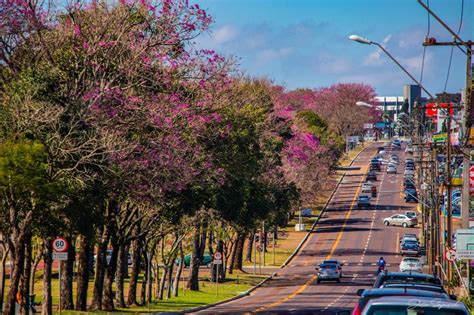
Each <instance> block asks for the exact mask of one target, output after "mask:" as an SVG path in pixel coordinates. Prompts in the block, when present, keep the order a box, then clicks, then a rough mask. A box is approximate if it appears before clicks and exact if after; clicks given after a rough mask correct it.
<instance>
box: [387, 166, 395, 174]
mask: <svg viewBox="0 0 474 315" xmlns="http://www.w3.org/2000/svg"><path fill="white" fill-rule="evenodd" d="M387 174H397V168H396V167H395V165H389V166H387Z"/></svg>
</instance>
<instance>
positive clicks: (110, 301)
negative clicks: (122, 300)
mask: <svg viewBox="0 0 474 315" xmlns="http://www.w3.org/2000/svg"><path fill="white" fill-rule="evenodd" d="M111 243H112V253H111V255H110V262H109V264H108V265H107V268H106V269H105V280H104V296H103V299H102V307H103V309H104V310H105V311H114V310H115V305H114V293H113V289H112V285H113V283H114V279H115V272H116V271H117V259H118V251H119V244H118V243H117V239H116V236H115V235H114V236H113V237H112V238H111Z"/></svg>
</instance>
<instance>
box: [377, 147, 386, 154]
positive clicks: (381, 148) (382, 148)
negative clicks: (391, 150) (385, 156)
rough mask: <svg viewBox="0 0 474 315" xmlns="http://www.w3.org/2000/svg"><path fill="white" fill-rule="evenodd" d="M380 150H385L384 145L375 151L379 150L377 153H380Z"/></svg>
mask: <svg viewBox="0 0 474 315" xmlns="http://www.w3.org/2000/svg"><path fill="white" fill-rule="evenodd" d="M380 151H385V147H378V148H377V152H379V154H380Z"/></svg>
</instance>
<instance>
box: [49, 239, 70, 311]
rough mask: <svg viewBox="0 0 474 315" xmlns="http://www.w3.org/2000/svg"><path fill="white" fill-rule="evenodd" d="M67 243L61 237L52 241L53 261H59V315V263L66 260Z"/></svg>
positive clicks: (59, 276)
mask: <svg viewBox="0 0 474 315" xmlns="http://www.w3.org/2000/svg"><path fill="white" fill-rule="evenodd" d="M68 248H69V243H68V241H67V240H66V239H65V238H63V237H57V238H56V239H55V240H54V241H53V260H59V261H60V262H59V271H58V280H59V308H58V310H59V314H61V261H62V260H67V259H68V252H67V250H68Z"/></svg>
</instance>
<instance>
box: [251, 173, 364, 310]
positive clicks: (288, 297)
mask: <svg viewBox="0 0 474 315" xmlns="http://www.w3.org/2000/svg"><path fill="white" fill-rule="evenodd" d="M362 169H364V170H365V171H364V174H363V175H362V178H361V180H360V181H359V185H358V187H357V189H356V191H355V194H354V198H352V202H351V206H350V208H349V211H347V213H346V215H345V217H344V223H343V224H342V227H341V230H340V231H339V233H338V235H337V237H336V240H335V242H334V243H333V245H332V246H331V251H330V252H329V254H328V255H327V256H326V258H325V260H328V259H331V256H332V255H333V254H334V251H335V250H336V248H337V246H338V245H339V242H340V240H341V238H342V234H343V233H344V229H345V227H346V224H347V220H348V219H349V217H350V215H351V212H352V209H353V208H354V204H355V202H356V200H357V197H358V196H359V191H360V189H361V183H362V182H363V180H364V179H365V173H366V172H367V169H368V166H366V167H365V168H363V167H361V170H362ZM316 278H317V276H316V275H314V276H312V277H311V278H310V279H309V280H308V281H306V282H305V283H304V284H303V285H302V286H301V287H300V288H299V289H298V290H296V291H295V292H293V293H291V294H290V295H287V296H285V297H283V298H281V299H280V300H278V301H276V302H273V303H271V304H267V305H264V306H262V307H260V308H258V309H256V310H255V312H256V313H258V312H262V311H264V310H266V309H269V308H272V307H275V306H278V305H280V304H282V303H285V302H286V301H288V300H290V299H292V298H294V297H295V296H297V295H298V294H300V293H302V292H303V291H304V290H306V288H307V287H308V286H310V285H311V283H313V282H314V280H316Z"/></svg>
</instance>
